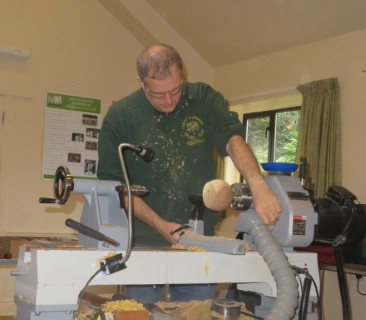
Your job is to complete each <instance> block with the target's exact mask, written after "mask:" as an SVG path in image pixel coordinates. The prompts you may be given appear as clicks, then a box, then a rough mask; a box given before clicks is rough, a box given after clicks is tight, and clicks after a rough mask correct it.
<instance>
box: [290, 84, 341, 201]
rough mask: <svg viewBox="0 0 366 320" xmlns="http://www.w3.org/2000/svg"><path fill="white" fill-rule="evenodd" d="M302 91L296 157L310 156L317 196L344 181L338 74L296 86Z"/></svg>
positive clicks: (311, 172)
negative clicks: (334, 76)
mask: <svg viewBox="0 0 366 320" xmlns="http://www.w3.org/2000/svg"><path fill="white" fill-rule="evenodd" d="M297 90H298V91H299V92H300V93H301V94H302V96H303V98H302V107H301V117H300V128H299V141H298V146H297V152H296V159H297V161H299V159H300V157H306V158H307V163H308V166H307V178H308V179H309V180H311V188H312V189H313V190H314V194H315V196H317V197H320V196H324V194H325V192H326V191H327V190H328V187H329V186H332V185H341V184H342V159H341V119H340V102H339V84H338V79H337V78H331V79H324V80H319V81H313V82H310V83H306V84H303V85H300V86H298V87H297Z"/></svg>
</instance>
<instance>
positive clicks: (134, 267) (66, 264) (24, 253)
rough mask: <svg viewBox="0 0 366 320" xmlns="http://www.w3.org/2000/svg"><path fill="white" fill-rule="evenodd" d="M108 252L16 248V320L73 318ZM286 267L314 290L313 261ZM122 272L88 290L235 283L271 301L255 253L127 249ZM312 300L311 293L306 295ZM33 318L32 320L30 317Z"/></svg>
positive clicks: (309, 256)
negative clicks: (303, 273) (308, 278)
mask: <svg viewBox="0 0 366 320" xmlns="http://www.w3.org/2000/svg"><path fill="white" fill-rule="evenodd" d="M108 254H109V252H108V251H98V250H87V249H83V248H80V247H74V248H72V247H69V248H62V249H55V248H51V249H50V248H42V247H28V246H22V247H21V248H20V252H19V258H18V264H17V269H16V271H15V272H14V273H13V275H14V276H16V287H15V301H16V303H17V316H16V318H15V319H16V320H30V319H39V320H43V319H51V318H52V319H54V320H58V319H73V318H72V313H73V311H75V310H77V309H78V295H79V292H80V291H81V290H82V289H83V287H84V286H85V284H86V283H87V282H88V280H89V279H90V278H91V277H92V275H93V274H94V273H95V272H96V271H97V270H98V269H99V267H100V261H101V260H103V259H104V258H105V257H106V255H108ZM287 256H288V259H289V262H290V264H292V265H295V266H298V267H300V268H307V269H308V270H309V273H310V274H311V275H312V277H313V278H314V279H315V282H316V283H317V285H318V286H319V273H318V263H317V256H316V254H314V253H308V252H301V253H299V252H293V253H288V254H287ZM126 266H127V268H126V269H124V270H121V271H118V272H116V273H113V274H110V275H106V274H103V273H102V272H100V273H99V274H98V275H97V276H96V277H95V278H94V279H93V280H92V281H91V282H90V285H128V284H135V285H139V284H166V283H169V284H183V283H238V284H239V285H238V288H239V289H240V290H245V291H253V292H257V293H261V294H264V295H266V296H269V297H275V296H276V293H277V290H276V284H275V282H274V279H273V277H272V275H271V273H270V271H269V269H268V266H267V265H266V263H265V262H264V261H263V258H262V257H261V256H260V255H259V254H258V253H257V252H256V251H248V252H246V254H244V255H229V254H224V253H216V252H192V251H186V250H152V249H150V250H140V249H139V250H133V251H132V253H131V256H130V259H129V260H128V261H127V263H126ZM310 296H311V297H316V292H315V291H314V288H312V291H311V293H310ZM33 316H34V317H35V316H36V318H33Z"/></svg>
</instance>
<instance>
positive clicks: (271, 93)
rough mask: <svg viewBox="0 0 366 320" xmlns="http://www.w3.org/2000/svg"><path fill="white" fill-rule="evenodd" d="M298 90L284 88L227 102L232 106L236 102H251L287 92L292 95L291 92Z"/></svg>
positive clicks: (231, 99)
mask: <svg viewBox="0 0 366 320" xmlns="http://www.w3.org/2000/svg"><path fill="white" fill-rule="evenodd" d="M296 88H297V87H287V88H282V89H277V90H271V91H263V92H258V93H253V94H248V95H246V96H241V97H235V98H228V99H227V100H228V101H229V103H230V104H232V103H235V102H242V101H245V100H251V99H254V98H263V97H266V96H271V95H275V94H279V93H285V92H288V93H290V92H291V91H295V90H296Z"/></svg>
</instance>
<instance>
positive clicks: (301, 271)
mask: <svg viewBox="0 0 366 320" xmlns="http://www.w3.org/2000/svg"><path fill="white" fill-rule="evenodd" d="M291 268H292V269H293V270H294V271H295V274H296V277H297V278H298V279H299V282H300V285H301V288H302V290H301V292H302V296H301V299H304V298H303V296H304V294H305V295H307V296H308V297H309V295H310V284H311V283H313V285H314V288H315V293H316V297H317V300H318V308H317V309H318V320H322V317H323V310H322V305H321V301H320V295H319V290H318V286H317V284H316V282H315V280H314V278H313V277H312V275H311V274H310V273H309V270H308V269H307V268H300V267H298V266H294V265H292V266H291ZM300 274H304V275H305V280H304V282H306V284H304V286H303V285H302V281H301V279H300V276H299V275H300ZM307 287H309V288H307ZM308 297H307V299H308ZM306 308H307V306H306ZM302 310H305V309H304V307H302ZM299 319H306V313H305V317H304V312H303V311H301V312H300V313H299Z"/></svg>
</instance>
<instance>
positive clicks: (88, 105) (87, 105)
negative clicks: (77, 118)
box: [47, 92, 101, 114]
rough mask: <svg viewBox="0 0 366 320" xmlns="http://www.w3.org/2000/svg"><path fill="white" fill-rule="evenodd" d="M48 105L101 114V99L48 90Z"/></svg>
mask: <svg viewBox="0 0 366 320" xmlns="http://www.w3.org/2000/svg"><path fill="white" fill-rule="evenodd" d="M47 107H50V108H56V109H64V110H70V111H80V112H89V113H97V114H99V113H100V112H101V100H99V99H92V98H85V97H77V96H69V95H64V94H59V93H52V92H48V93H47Z"/></svg>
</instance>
